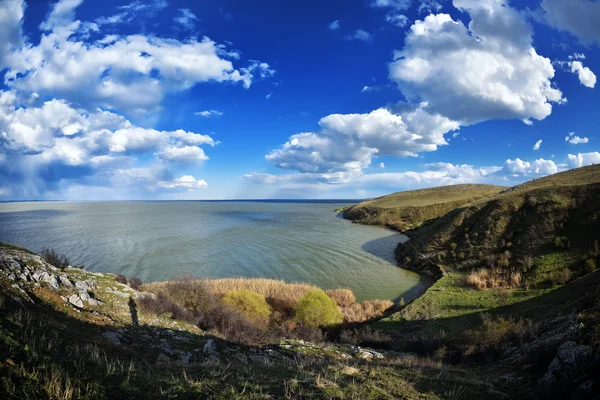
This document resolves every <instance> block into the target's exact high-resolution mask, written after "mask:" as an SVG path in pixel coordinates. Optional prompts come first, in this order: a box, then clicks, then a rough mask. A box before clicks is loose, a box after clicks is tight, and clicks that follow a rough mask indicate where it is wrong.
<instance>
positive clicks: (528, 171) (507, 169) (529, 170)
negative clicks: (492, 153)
mask: <svg viewBox="0 0 600 400" xmlns="http://www.w3.org/2000/svg"><path fill="white" fill-rule="evenodd" d="M558 171H559V167H558V165H556V163H555V162H554V161H552V160H544V159H543V158H539V159H537V160H535V161H533V162H529V161H523V160H521V159H520V158H516V159H514V160H511V159H508V160H506V162H505V163H504V166H503V167H502V172H503V173H504V174H507V175H512V176H531V175H550V174H555V173H557V172H558Z"/></svg>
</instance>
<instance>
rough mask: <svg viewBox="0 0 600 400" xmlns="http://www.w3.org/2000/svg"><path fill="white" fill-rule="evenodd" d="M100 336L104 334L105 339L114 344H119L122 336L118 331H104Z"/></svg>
mask: <svg viewBox="0 0 600 400" xmlns="http://www.w3.org/2000/svg"><path fill="white" fill-rule="evenodd" d="M102 336H104V337H105V338H106V339H108V340H109V341H111V342H112V343H113V344H116V345H120V344H121V339H122V337H121V335H120V334H119V333H118V332H112V331H108V332H104V333H103V334H102Z"/></svg>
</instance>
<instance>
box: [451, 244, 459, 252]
mask: <svg viewBox="0 0 600 400" xmlns="http://www.w3.org/2000/svg"><path fill="white" fill-rule="evenodd" d="M456 247H457V244H456V243H450V250H452V251H455V250H456Z"/></svg>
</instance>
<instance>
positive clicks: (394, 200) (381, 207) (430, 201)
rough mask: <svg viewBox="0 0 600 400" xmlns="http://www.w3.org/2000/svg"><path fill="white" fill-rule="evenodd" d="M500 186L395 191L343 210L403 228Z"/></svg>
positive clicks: (356, 218)
mask: <svg viewBox="0 0 600 400" xmlns="http://www.w3.org/2000/svg"><path fill="white" fill-rule="evenodd" d="M502 189H505V188H504V187H501V186H492V185H453V186H443V187H436V188H431V189H420V190H411V191H406V192H398V193H393V194H389V195H387V196H382V197H378V198H376V199H372V200H367V201H364V202H362V203H360V204H357V205H355V206H351V207H348V208H346V209H344V210H343V211H342V214H343V216H344V218H347V219H351V220H353V221H355V222H357V223H361V224H366V225H380V226H387V227H390V228H394V229H397V230H399V231H406V230H409V229H413V228H416V227H418V226H420V225H422V224H423V223H425V222H427V221H430V220H433V219H435V218H438V217H440V216H442V215H444V214H446V213H447V212H448V211H451V210H453V209H455V208H457V207H461V206H464V205H465V204H469V203H471V202H473V201H476V200H479V199H482V198H486V197H489V196H491V195H494V194H496V193H499V192H500V191H501V190H502Z"/></svg>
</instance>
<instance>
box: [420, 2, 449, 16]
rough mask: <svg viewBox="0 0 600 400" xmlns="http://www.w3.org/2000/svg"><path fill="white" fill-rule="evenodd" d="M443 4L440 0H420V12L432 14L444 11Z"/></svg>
mask: <svg viewBox="0 0 600 400" xmlns="http://www.w3.org/2000/svg"><path fill="white" fill-rule="evenodd" d="M442 8H443V7H442V4H441V2H440V1H438V0H419V8H418V11H419V14H424V13H427V14H431V13H438V12H440V11H442Z"/></svg>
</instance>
